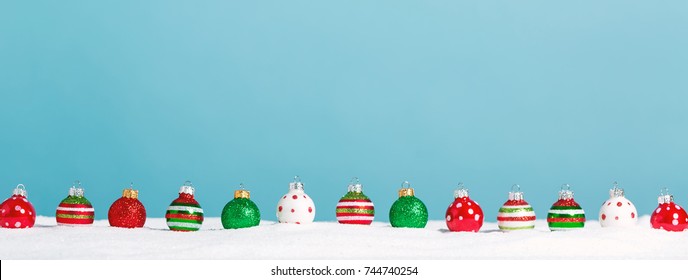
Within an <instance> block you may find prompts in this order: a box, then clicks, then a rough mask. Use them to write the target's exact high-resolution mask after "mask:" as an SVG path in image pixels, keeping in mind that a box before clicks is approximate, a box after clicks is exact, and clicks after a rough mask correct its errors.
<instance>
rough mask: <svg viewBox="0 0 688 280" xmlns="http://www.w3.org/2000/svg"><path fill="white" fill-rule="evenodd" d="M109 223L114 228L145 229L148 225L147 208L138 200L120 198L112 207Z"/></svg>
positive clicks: (109, 213) (109, 212)
mask: <svg viewBox="0 0 688 280" xmlns="http://www.w3.org/2000/svg"><path fill="white" fill-rule="evenodd" d="M108 221H109V222H110V226H113V227H123V228H137V227H143V225H144V224H145V223H146V208H144V207H143V204H142V203H141V201H139V200H138V199H137V198H128V197H120V198H119V199H117V200H115V202H114V203H112V206H110V210H109V211H108Z"/></svg>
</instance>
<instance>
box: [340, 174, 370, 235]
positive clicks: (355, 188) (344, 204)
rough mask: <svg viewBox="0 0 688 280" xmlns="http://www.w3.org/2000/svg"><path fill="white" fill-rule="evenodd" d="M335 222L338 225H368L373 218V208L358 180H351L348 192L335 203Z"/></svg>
mask: <svg viewBox="0 0 688 280" xmlns="http://www.w3.org/2000/svg"><path fill="white" fill-rule="evenodd" d="M336 214H337V221H338V222H339V223H340V224H354V225H370V224H371V223H372V222H373V219H374V218H375V206H374V205H373V202H372V201H370V198H368V197H367V196H366V195H365V194H363V185H361V183H360V182H359V181H358V178H354V179H352V180H351V183H350V184H349V186H348V192H347V193H346V194H345V195H344V196H343V197H342V198H341V199H340V200H339V203H337V209H336Z"/></svg>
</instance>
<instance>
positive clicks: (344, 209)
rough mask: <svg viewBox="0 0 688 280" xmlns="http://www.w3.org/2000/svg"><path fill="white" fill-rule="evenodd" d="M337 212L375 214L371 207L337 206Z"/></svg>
mask: <svg viewBox="0 0 688 280" xmlns="http://www.w3.org/2000/svg"><path fill="white" fill-rule="evenodd" d="M337 213H355V214H370V215H373V214H375V210H373V209H356V208H337Z"/></svg>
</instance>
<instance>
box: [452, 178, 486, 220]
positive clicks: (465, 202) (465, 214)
mask: <svg viewBox="0 0 688 280" xmlns="http://www.w3.org/2000/svg"><path fill="white" fill-rule="evenodd" d="M446 217H447V227H448V228H449V230H450V231H472V232H478V231H479V230H480V227H482V226H483V219H484V215H483V209H482V208H480V205H478V203H477V202H475V201H473V200H472V199H471V198H470V197H468V189H466V188H464V186H463V183H459V187H458V189H456V190H455V191H454V202H452V203H451V204H450V205H449V208H447V214H446Z"/></svg>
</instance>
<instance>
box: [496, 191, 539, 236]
mask: <svg viewBox="0 0 688 280" xmlns="http://www.w3.org/2000/svg"><path fill="white" fill-rule="evenodd" d="M497 226H499V229H501V230H502V231H512V230H522V229H533V228H535V211H533V207H532V206H530V204H528V202H526V201H525V199H523V192H521V187H520V186H519V185H513V186H512V187H511V192H509V200H507V201H506V202H505V203H504V205H503V206H502V207H501V208H499V213H498V214H497Z"/></svg>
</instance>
